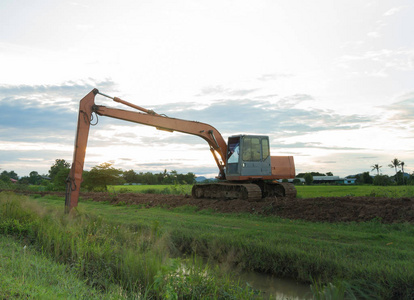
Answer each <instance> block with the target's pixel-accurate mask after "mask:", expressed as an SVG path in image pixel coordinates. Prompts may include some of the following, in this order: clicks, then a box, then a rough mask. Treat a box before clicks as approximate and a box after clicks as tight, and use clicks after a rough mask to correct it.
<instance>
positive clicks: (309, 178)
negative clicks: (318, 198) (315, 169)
mask: <svg viewBox="0 0 414 300" xmlns="http://www.w3.org/2000/svg"><path fill="white" fill-rule="evenodd" d="M303 179H305V183H306V185H311V184H312V182H313V176H312V174H311V173H306V174H305V175H304V176H303Z"/></svg>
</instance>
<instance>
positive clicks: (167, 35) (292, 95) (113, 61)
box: [0, 0, 414, 176]
mask: <svg viewBox="0 0 414 300" xmlns="http://www.w3.org/2000/svg"><path fill="white" fill-rule="evenodd" d="M0 8H1V9H0V23H1V26H0V65H1V66H2V70H3V72H0V171H3V170H7V171H11V170H14V171H15V172H16V173H17V174H18V175H20V176H24V175H28V174H29V173H30V172H31V171H38V172H39V173H41V174H45V173H47V172H48V170H49V168H50V166H51V165H52V164H53V162H54V160H55V159H58V158H59V159H60V158H63V159H65V160H67V161H68V162H72V153H73V143H74V138H75V130H76V121H77V113H78V112H77V107H78V103H79V100H80V99H81V98H82V97H83V96H84V95H86V94H87V93H88V92H89V91H90V90H92V89H93V88H95V87H96V88H98V89H99V90H100V91H101V92H103V93H105V94H109V95H112V96H117V97H120V98H122V99H125V100H127V101H129V102H132V103H135V104H137V105H140V106H143V107H147V108H151V109H154V110H155V111H157V112H158V113H164V114H166V115H168V116H171V117H177V118H184V119H190V120H196V121H200V122H205V123H209V124H211V125H213V126H214V127H216V128H217V129H218V130H219V131H220V132H221V133H222V135H223V136H224V138H225V139H227V137H228V136H230V135H233V134H240V133H245V134H250V133H251V134H265V135H269V136H270V140H271V152H272V154H273V155H293V156H294V157H295V163H296V168H297V172H307V171H319V172H333V173H334V175H340V176H346V175H349V174H355V173H359V172H364V171H371V168H370V166H372V165H373V164H379V165H381V166H383V167H382V169H381V172H382V173H384V174H389V175H392V174H393V173H394V170H393V169H391V168H389V167H388V164H389V163H390V162H391V160H392V159H393V158H395V157H397V158H398V159H400V160H402V161H404V162H405V170H406V171H408V172H410V173H411V172H413V171H414V150H413V149H414V130H413V128H414V126H413V125H414V121H413V120H414V118H413V117H414V19H413V18H412V16H413V15H414V3H412V1H408V0H407V1H386V0H384V1H357V0H350V1H349V0H347V1H345V0H343V1H328V0H319V1H298V0H293V1H260V0H259V1H214V0H213V1H189V0H182V1H144V0H141V1H132V0H131V1H127V0H118V1H116V2H115V1H112V0H108V1H104V2H102V1H94V0H86V1H79V2H77V1H52V0H37V1H36V0H34V1H25V0H22V1H12V0H3V1H2V2H1V4H0ZM96 102H97V103H99V104H102V105H107V106H112V107H121V106H120V105H119V104H117V103H113V102H111V100H109V99H107V98H104V97H100V96H98V97H97V99H96ZM102 162H112V163H113V164H114V166H115V167H117V168H122V169H124V170H129V169H134V170H135V171H138V172H140V171H143V172H146V171H153V172H158V171H162V170H164V169H167V170H177V171H179V172H194V173H196V174H197V175H207V176H214V175H216V174H217V171H218V170H216V169H217V167H216V165H215V162H214V159H213V158H212V156H211V154H210V152H209V150H208V145H207V144H206V143H205V141H203V140H202V139H199V138H197V137H194V136H188V135H183V134H179V133H173V134H170V133H167V132H161V131H156V130H155V129H153V128H151V127H145V126H142V125H135V124H128V123H125V122H121V121H117V120H113V119H110V118H105V117H101V118H99V123H98V125H97V126H94V127H93V128H92V130H91V133H90V139H89V144H88V149H87V156H86V169H89V168H91V167H93V166H95V165H97V164H100V163H102ZM372 174H375V172H372Z"/></svg>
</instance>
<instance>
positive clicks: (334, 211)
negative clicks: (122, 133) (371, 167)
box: [38, 192, 414, 223]
mask: <svg viewBox="0 0 414 300" xmlns="http://www.w3.org/2000/svg"><path fill="white" fill-rule="evenodd" d="M38 194H41V195H42V196H44V195H46V194H55V195H59V196H63V197H64V194H63V193H56V192H55V193H53V192H40V193H38ZM85 200H87V201H90V200H92V201H109V202H111V203H112V204H126V205H140V206H141V207H143V208H150V207H154V206H161V207H165V208H175V207H179V206H184V205H190V206H195V207H196V210H203V209H208V210H212V211H215V212H221V213H252V214H259V215H274V216H279V217H282V218H287V219H302V220H307V221H314V222H364V221H370V220H373V219H376V220H378V221H380V222H383V223H400V222H410V223H414V198H377V197H348V196H347V197H319V198H306V199H299V198H283V197H280V198H266V199H263V200H262V201H261V202H248V201H243V200H229V201H225V200H211V199H193V198H192V197H190V196H177V195H158V194H139V193H119V194H116V195H115V196H114V195H113V194H109V193H81V195H80V200H79V201H80V202H82V201H85Z"/></svg>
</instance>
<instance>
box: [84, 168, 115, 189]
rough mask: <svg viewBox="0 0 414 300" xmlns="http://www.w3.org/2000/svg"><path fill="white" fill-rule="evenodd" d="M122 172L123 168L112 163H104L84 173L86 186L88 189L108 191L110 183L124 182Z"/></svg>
mask: <svg viewBox="0 0 414 300" xmlns="http://www.w3.org/2000/svg"><path fill="white" fill-rule="evenodd" d="M121 174H122V170H121V169H115V168H113V167H112V164H111V163H102V164H100V165H97V166H95V167H93V168H92V169H91V170H90V171H89V172H88V173H86V174H84V177H85V180H84V186H85V187H86V188H87V189H88V190H100V191H107V190H108V188H107V186H108V185H113V184H120V183H122V181H123V179H122V178H121V176H120V175H121Z"/></svg>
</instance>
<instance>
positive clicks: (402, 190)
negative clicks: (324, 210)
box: [296, 185, 414, 198]
mask: <svg viewBox="0 0 414 300" xmlns="http://www.w3.org/2000/svg"><path fill="white" fill-rule="evenodd" d="M296 189H297V191H298V198H315V197H344V196H371V197H392V198H398V197H414V186H412V185H406V186H374V185H309V186H306V185H298V186H296Z"/></svg>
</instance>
